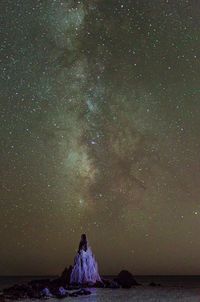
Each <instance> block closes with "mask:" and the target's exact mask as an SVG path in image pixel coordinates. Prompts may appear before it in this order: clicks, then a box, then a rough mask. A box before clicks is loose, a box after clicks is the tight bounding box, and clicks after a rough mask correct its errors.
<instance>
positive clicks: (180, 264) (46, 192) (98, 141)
mask: <svg viewBox="0 0 200 302" xmlns="http://www.w3.org/2000/svg"><path fill="white" fill-rule="evenodd" d="M1 15H2V16H1V19H2V21H1V24H2V25H1V51H0V57H1V99H0V115H1V119H0V123H1V127H0V138H1V139H0V167H1V169H0V238H1V248H0V274H1V275H3V274H5V275H6V274H7V275H20V274H21V275H35V274H37V275H38V274H41V275H45V274H59V273H60V272H61V271H62V270H63V268H64V267H65V266H68V265H70V264H72V263H73V258H74V254H75V252H76V250H77V247H78V243H79V239H80V235H81V233H86V234H87V235H88V239H89V243H90V244H91V247H92V250H93V252H94V254H95V256H96V259H97V261H98V265H99V270H100V274H116V273H118V272H119V271H120V270H121V269H128V270H130V271H131V272H132V273H133V274H200V236H199V234H200V99H199V93H200V86H199V83H200V64H199V49H200V40H199V38H200V35H199V34H200V27H199V26H200V21H199V20H200V18H199V16H200V1H198V0H121V1H120V0H119V1H118V0H87V1H86V0H80V1H75V0H63V1H61V0H54V1H53V0H48V1H44V0H43V1H42V0H34V1H31V0H27V1H20V0H15V1H13V0H6V1H3V2H2V3H1Z"/></svg>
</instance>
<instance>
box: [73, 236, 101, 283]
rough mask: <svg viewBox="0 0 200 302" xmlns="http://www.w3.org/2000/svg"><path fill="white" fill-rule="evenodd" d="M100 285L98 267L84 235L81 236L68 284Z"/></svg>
mask: <svg viewBox="0 0 200 302" xmlns="http://www.w3.org/2000/svg"><path fill="white" fill-rule="evenodd" d="M97 281H99V282H101V283H102V280H101V277H100V275H99V272H98V265H97V262H96V260H95V257H94V255H93V253H92V250H91V248H90V246H89V245H88V240H87V237H86V234H82V235H81V240H80V243H79V247H78V251H77V253H76V255H75V258H74V266H73V268H72V272H71V275H70V284H88V283H92V284H95V283H96V282H97Z"/></svg>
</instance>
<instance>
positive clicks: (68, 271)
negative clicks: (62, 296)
mask: <svg viewBox="0 0 200 302" xmlns="http://www.w3.org/2000/svg"><path fill="white" fill-rule="evenodd" d="M72 268H73V267H72V266H71V265H70V266H69V268H67V267H66V268H65V269H64V271H63V272H62V274H61V276H60V279H61V280H62V281H63V282H65V284H70V276H71V272H72Z"/></svg>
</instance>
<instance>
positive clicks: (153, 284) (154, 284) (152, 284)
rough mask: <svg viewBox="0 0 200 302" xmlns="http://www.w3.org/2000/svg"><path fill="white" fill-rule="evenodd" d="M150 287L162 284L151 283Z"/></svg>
mask: <svg viewBox="0 0 200 302" xmlns="http://www.w3.org/2000/svg"><path fill="white" fill-rule="evenodd" d="M149 286H161V284H159V283H155V282H151V283H149Z"/></svg>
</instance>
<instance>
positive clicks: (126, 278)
mask: <svg viewBox="0 0 200 302" xmlns="http://www.w3.org/2000/svg"><path fill="white" fill-rule="evenodd" d="M114 281H116V282H117V283H118V284H119V285H120V286H121V287H123V288H130V287H131V286H136V285H140V284H139V283H137V281H136V280H135V279H134V277H133V275H132V274H131V273H130V272H128V271H126V270H123V271H121V272H120V273H119V274H118V276H117V278H116V279H114Z"/></svg>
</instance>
